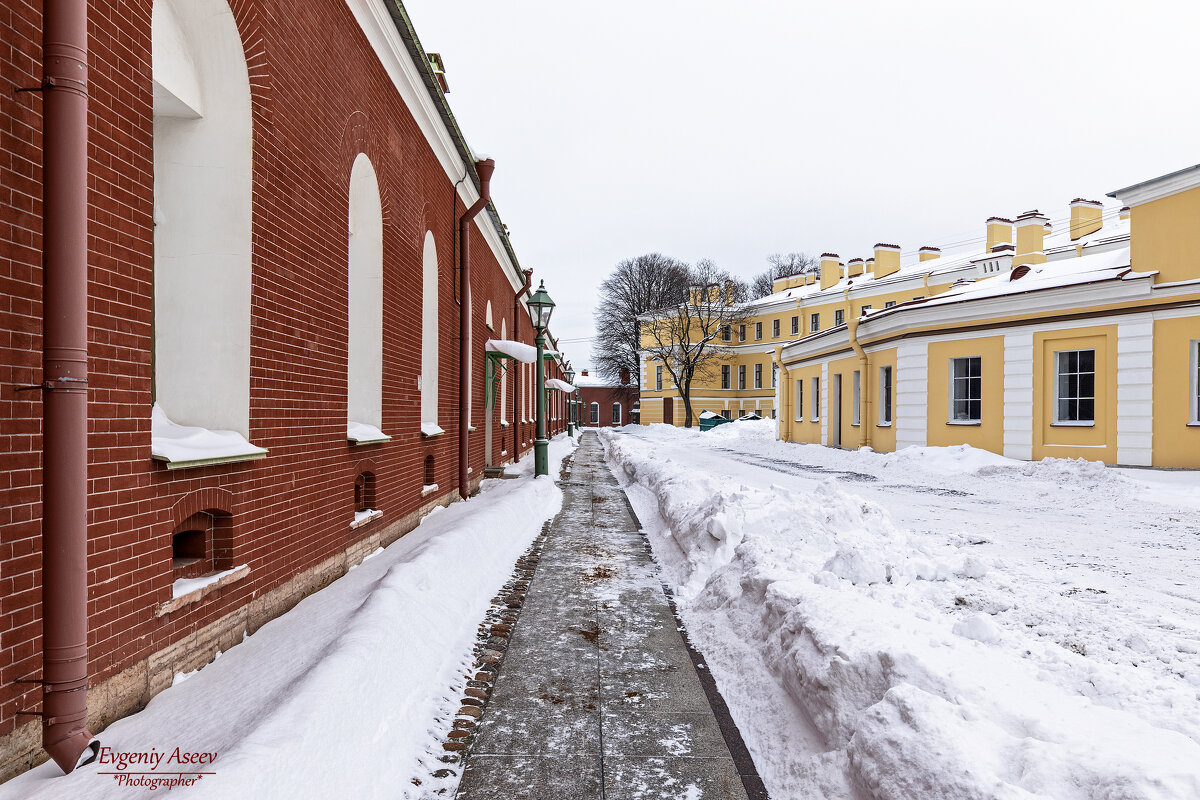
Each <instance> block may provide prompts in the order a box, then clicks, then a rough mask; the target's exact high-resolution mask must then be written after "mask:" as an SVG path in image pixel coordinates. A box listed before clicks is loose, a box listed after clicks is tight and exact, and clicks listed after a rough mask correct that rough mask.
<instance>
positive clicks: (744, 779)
mask: <svg viewBox="0 0 1200 800" xmlns="http://www.w3.org/2000/svg"><path fill="white" fill-rule="evenodd" d="M562 486H563V492H564V495H565V496H564V500H563V510H562V513H561V514H559V516H558V517H557V518H556V519H555V520H554V522H553V523H552V526H551V531H550V535H549V537H548V538H547V541H546V545H545V548H544V550H543V551H542V554H541V560H540V563H539V565H538V568H537V572H536V573H535V575H534V578H533V581H532V583H531V585H530V589H529V593H528V595H527V596H526V598H525V604H524V608H522V610H521V615H520V618H519V619H518V621H517V624H516V626H515V628H514V629H513V633H512V638H511V640H510V642H509V646H508V649H507V652H506V654H505V657H504V662H503V664H502V665H501V667H500V671H499V673H498V674H497V677H496V683H495V688H494V690H493V694H492V697H491V699H490V700H489V702H488V705H487V708H486V709H485V710H484V713H483V717H482V718H481V720H480V723H479V729H478V733H477V735H476V737H475V741H474V744H473V745H472V747H471V752H470V755H469V756H468V758H467V760H466V770H465V772H464V774H463V779H462V783H461V785H460V787H459V790H458V794H457V797H458V798H460V800H490V799H492V798H495V800H500V799H501V798H503V800H514V799H515V798H522V799H523V798H538V799H539V800H540V799H541V798H547V799H550V798H553V799H554V800H569V799H571V798H586V799H587V800H591V799H592V798H604V799H605V800H632V799H633V798H639V799H642V798H656V799H657V798H664V799H666V798H670V800H676V799H677V798H678V799H679V800H683V799H684V798H687V800H696V799H698V798H703V799H704V800H718V799H720V800H726V799H729V800H733V798H737V799H738V800H747V798H749V800H757V798H762V797H765V796H766V795H765V793H764V792H763V791H762V788H761V787H762V784H761V781H760V780H759V779H758V776H757V775H756V774H755V772H754V765H753V763H752V762H751V761H750V757H749V755H748V754H747V752H746V749H745V746H744V745H743V744H742V741H741V737H740V736H739V735H738V733H737V728H736V726H734V724H733V722H732V720H730V719H729V717H728V712H727V711H726V710H725V707H724V702H723V701H722V700H720V698H719V696H718V695H717V694H716V690H715V688H714V686H713V684H712V681H711V678H709V676H708V675H707V673H706V672H705V670H704V667H703V663H702V662H701V661H700V659H699V657H698V656H697V655H696V654H695V653H694V652H692V651H690V649H689V648H688V646H687V645H686V644H685V642H684V638H683V636H682V635H681V634H680V631H679V623H678V621H677V619H676V617H675V614H674V610H673V608H672V607H671V604H670V602H669V601H668V598H667V596H666V594H665V593H664V590H663V588H662V584H661V583H660V582H659V579H658V577H657V575H656V568H655V565H654V562H653V560H652V558H651V556H650V553H649V550H648V548H647V545H646V541H645V538H644V537H643V535H642V534H641V533H639V532H638V524H637V521H636V519H635V518H634V516H633V513H632V511H631V509H630V507H629V504H628V501H627V500H626V499H625V495H624V492H622V491H621V489H620V487H619V486H618V485H617V482H616V479H615V478H614V477H613V475H612V473H611V472H610V471H609V469H608V467H607V466H606V465H605V463H604V453H603V449H602V447H601V446H600V443H599V440H598V437H597V436H596V434H595V433H594V432H588V433H585V434H584V435H583V438H582V440H581V442H580V446H579V449H578V450H577V451H576V454H575V457H574V462H573V466H572V468H571V472H570V476H569V477H568V478H567V479H565V480H564V482H563V484H562ZM701 675H703V676H704V678H703V680H702V679H701V677H700V676H701ZM710 697H711V698H712V701H711V702H710ZM714 709H715V710H714ZM735 756H736V758H735Z"/></svg>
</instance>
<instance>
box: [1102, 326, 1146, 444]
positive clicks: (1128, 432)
mask: <svg viewBox="0 0 1200 800" xmlns="http://www.w3.org/2000/svg"><path fill="white" fill-rule="evenodd" d="M1099 388H1100V387H1097V390H1099ZM1153 401H1154V322H1153V320H1152V319H1151V318H1150V315H1149V314H1139V315H1137V316H1135V317H1129V318H1126V320H1125V321H1123V322H1120V323H1118V324H1117V463H1118V464H1129V465H1131V466H1143V467H1148V466H1150V464H1151V458H1152V455H1153V433H1154V417H1153V415H1154V408H1153Z"/></svg>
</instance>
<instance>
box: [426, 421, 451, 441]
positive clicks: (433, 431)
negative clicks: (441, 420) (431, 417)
mask: <svg viewBox="0 0 1200 800" xmlns="http://www.w3.org/2000/svg"><path fill="white" fill-rule="evenodd" d="M443 433H445V431H444V430H442V429H441V427H440V426H439V425H438V424H437V423H436V422H422V423H421V435H422V436H424V437H426V438H429V437H431V436H441V435H442V434H443Z"/></svg>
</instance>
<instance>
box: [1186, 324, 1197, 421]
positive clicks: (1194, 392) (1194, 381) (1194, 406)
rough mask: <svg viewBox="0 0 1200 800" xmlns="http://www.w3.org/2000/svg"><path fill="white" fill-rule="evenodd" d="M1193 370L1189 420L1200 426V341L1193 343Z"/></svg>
mask: <svg viewBox="0 0 1200 800" xmlns="http://www.w3.org/2000/svg"><path fill="white" fill-rule="evenodd" d="M1190 347H1191V354H1192V368H1191V370H1190V372H1191V375H1192V391H1191V398H1192V404H1191V405H1192V416H1191V418H1190V419H1189V420H1188V421H1189V422H1190V423H1191V424H1192V425H1200V339H1193V340H1192V342H1191V345H1190Z"/></svg>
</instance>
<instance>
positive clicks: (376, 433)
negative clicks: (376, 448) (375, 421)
mask: <svg viewBox="0 0 1200 800" xmlns="http://www.w3.org/2000/svg"><path fill="white" fill-rule="evenodd" d="M391 440H392V437H390V436H388V435H387V434H386V433H384V432H383V431H381V430H379V428H376V427H375V426H374V425H368V424H367V423H365V422H349V423H346V441H348V442H349V443H350V444H352V445H360V444H378V443H379V442H390V441H391Z"/></svg>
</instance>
